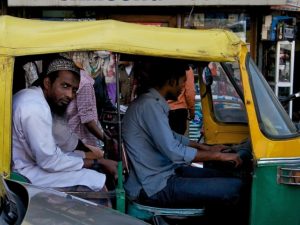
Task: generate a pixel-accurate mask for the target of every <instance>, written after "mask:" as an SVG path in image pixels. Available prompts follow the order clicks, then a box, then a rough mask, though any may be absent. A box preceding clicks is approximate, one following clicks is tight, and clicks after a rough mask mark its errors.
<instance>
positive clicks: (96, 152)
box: [85, 144, 104, 159]
mask: <svg viewBox="0 0 300 225" xmlns="http://www.w3.org/2000/svg"><path fill="white" fill-rule="evenodd" d="M85 146H86V147H87V148H88V149H89V150H90V151H91V152H90V153H89V152H87V153H88V154H86V157H87V158H90V159H102V158H103V156H104V152H103V150H102V149H101V148H98V147H95V146H92V145H88V144H85ZM91 153H92V154H91Z"/></svg>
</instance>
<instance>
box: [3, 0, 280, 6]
mask: <svg viewBox="0 0 300 225" xmlns="http://www.w3.org/2000/svg"><path fill="white" fill-rule="evenodd" d="M285 3H286V0H252V1H249V0H231V1H228V0H210V1H207V0H184V1H183V0H47V1H46V0H8V6H208V5H210V6H213V5H218V6H220V5H282V4H285Z"/></svg>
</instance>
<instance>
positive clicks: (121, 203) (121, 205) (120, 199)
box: [115, 53, 125, 213]
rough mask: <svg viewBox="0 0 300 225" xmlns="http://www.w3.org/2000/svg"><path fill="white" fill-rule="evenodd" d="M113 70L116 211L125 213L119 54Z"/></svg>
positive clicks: (116, 55)
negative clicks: (115, 109) (114, 85)
mask: <svg viewBox="0 0 300 225" xmlns="http://www.w3.org/2000/svg"><path fill="white" fill-rule="evenodd" d="M115 59H116V60H115V62H116V65H115V70H116V84H117V85H116V86H117V88H116V89H117V93H116V96H117V117H118V157H119V159H118V160H119V161H118V186H117V189H116V194H117V210H118V211H120V212H122V213H125V191H124V188H123V163H122V126H121V125H122V121H121V112H120V83H119V81H120V74H119V66H118V65H119V54H118V53H116V54H115Z"/></svg>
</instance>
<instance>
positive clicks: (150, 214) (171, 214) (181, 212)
mask: <svg viewBox="0 0 300 225" xmlns="http://www.w3.org/2000/svg"><path fill="white" fill-rule="evenodd" d="M127 213H128V214H129V215H131V216H134V217H136V218H138V219H141V220H145V221H151V220H152V221H153V223H154V224H155V225H159V224H161V223H163V222H162V221H163V219H162V217H168V218H171V219H183V218H187V217H200V216H204V213H205V209H204V208H161V207H153V206H147V205H142V204H140V203H137V202H135V201H131V200H127Z"/></svg>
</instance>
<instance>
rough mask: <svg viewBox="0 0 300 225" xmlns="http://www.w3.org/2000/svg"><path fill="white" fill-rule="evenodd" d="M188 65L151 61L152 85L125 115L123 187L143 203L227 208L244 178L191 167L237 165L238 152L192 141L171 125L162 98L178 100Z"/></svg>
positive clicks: (239, 159)
mask: <svg viewBox="0 0 300 225" xmlns="http://www.w3.org/2000/svg"><path fill="white" fill-rule="evenodd" d="M188 69H189V68H188V66H187V65H186V64H185V63H184V62H182V61H179V60H170V59H169V60H163V59H160V61H156V62H155V61H153V62H152V66H150V67H148V70H147V73H148V75H149V77H151V81H152V83H151V87H152V88H150V89H149V90H148V92H147V93H145V94H142V95H141V96H139V97H138V98H137V99H136V100H135V101H134V102H132V103H131V105H130V106H129V108H128V110H127V112H126V114H125V116H124V118H123V129H122V135H123V140H124V144H125V147H126V151H127V153H128V157H129V159H130V160H129V161H130V163H131V165H130V168H131V171H130V173H129V176H128V179H127V180H126V182H125V185H124V187H125V190H126V192H127V195H128V196H129V198H131V199H133V200H137V201H139V202H141V203H143V204H146V205H152V206H160V207H202V206H203V205H205V206H206V207H208V208H210V207H216V208H219V209H220V210H219V211H222V210H223V211H227V210H228V209H231V207H229V206H235V205H236V204H237V203H238V201H239V199H240V194H241V189H242V186H243V182H242V180H241V179H239V178H236V177H232V176H231V175H230V174H228V173H226V172H225V171H219V170H215V169H209V168H197V167H192V166H191V163H192V162H203V161H223V162H234V164H235V166H236V167H239V166H240V165H241V164H242V160H241V158H240V157H239V155H238V154H237V153H223V152H221V151H222V150H224V149H226V146H224V145H215V146H207V145H204V144H199V143H197V142H195V141H191V140H189V139H188V138H187V137H185V136H183V135H179V134H177V133H174V132H173V131H172V130H171V128H170V126H169V121H168V112H169V107H168V103H167V101H166V100H176V99H177V97H178V95H179V94H180V93H181V90H182V88H183V87H184V85H185V81H186V70H188ZM226 215H227V213H226ZM228 216H232V213H229V214H228Z"/></svg>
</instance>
